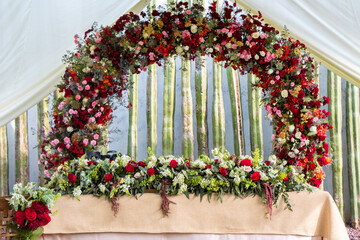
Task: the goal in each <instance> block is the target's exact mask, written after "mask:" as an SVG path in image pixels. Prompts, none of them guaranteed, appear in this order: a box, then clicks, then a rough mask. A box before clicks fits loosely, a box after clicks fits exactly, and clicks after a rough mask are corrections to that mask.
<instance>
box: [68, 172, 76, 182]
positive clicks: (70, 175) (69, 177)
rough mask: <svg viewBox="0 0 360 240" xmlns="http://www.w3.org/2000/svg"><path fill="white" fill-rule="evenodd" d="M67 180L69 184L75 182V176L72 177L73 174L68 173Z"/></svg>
mask: <svg viewBox="0 0 360 240" xmlns="http://www.w3.org/2000/svg"><path fill="white" fill-rule="evenodd" d="M68 180H69V182H71V183H72V182H75V181H76V176H75V175H74V174H71V173H69V174H68Z"/></svg>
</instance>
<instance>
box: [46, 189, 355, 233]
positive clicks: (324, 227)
mask: <svg viewBox="0 0 360 240" xmlns="http://www.w3.org/2000/svg"><path fill="white" fill-rule="evenodd" d="M289 195H290V201H291V203H292V204H293V212H291V211H289V210H284V207H285V204H284V203H283V202H282V201H281V202H280V204H279V206H278V207H277V208H274V209H273V215H272V217H271V219H270V217H269V214H268V213H267V212H268V209H267V205H265V204H263V203H262V201H261V198H259V197H247V198H245V199H235V197H234V196H232V195H224V196H223V203H221V202H220V201H217V200H216V196H213V198H212V200H211V201H210V202H208V201H207V199H206V198H204V199H203V201H202V202H200V198H199V197H195V196H194V195H191V196H190V199H187V198H186V197H185V196H184V195H179V196H169V199H170V200H171V201H173V202H175V203H176V204H171V205H170V214H169V216H163V214H162V212H161V210H160V205H161V198H160V196H159V195H157V194H153V193H145V194H144V195H143V196H142V197H140V198H138V200H136V199H135V198H134V197H132V196H123V197H120V198H119V200H118V203H119V214H118V216H116V217H115V216H114V214H113V212H112V210H111V204H110V202H108V201H106V200H105V199H104V198H103V197H102V198H96V197H94V196H90V195H82V196H80V201H78V200H76V199H72V198H71V197H69V196H62V197H61V198H60V199H59V200H58V201H57V203H56V204H55V206H54V208H53V210H57V209H58V210H59V212H58V213H57V214H56V215H55V216H53V219H52V221H51V222H50V224H49V225H47V226H46V227H45V229H44V233H45V235H44V237H45V239H89V238H88V237H89V236H91V235H88V234H90V233H91V234H93V235H92V236H94V239H104V238H103V237H104V236H107V237H106V239H108V238H109V239H111V238H112V237H113V236H116V235H117V234H121V236H122V239H128V238H133V239H140V238H141V239H147V238H146V237H144V236H147V237H149V238H148V239H179V238H182V237H185V238H183V239H191V238H193V239H195V238H196V239H219V240H220V239H241V240H242V239H247V240H250V239H259V238H258V237H263V238H262V239H266V237H274V236H273V235H289V236H284V239H293V238H291V237H295V236H293V235H297V236H303V237H308V238H299V239H306V240H310V239H312V240H313V239H320V238H311V237H313V236H315V237H325V238H327V239H328V240H339V239H341V240H346V239H349V238H348V235H347V232H346V229H345V226H344V223H343V221H342V219H341V216H340V214H339V211H338V210H337V207H336V205H335V203H334V201H333V199H332V197H331V196H330V194H329V193H328V192H324V191H321V190H315V191H314V192H312V193H310V192H299V193H297V192H291V193H289ZM84 234H85V235H84ZM102 234H105V235H102ZM137 234H140V235H141V234H144V235H142V237H139V236H140V235H137ZM199 234H204V238H203V236H202V235H199ZM209 234H210V235H209ZM247 234H254V235H247ZM256 235H258V236H256ZM259 235H260V236H259ZM265 235H266V236H265ZM98 236H102V237H99V238H98ZM118 236H120V235H118ZM135 236H137V237H139V238H134V237H135ZM164 236H165V237H166V238H164ZM209 236H211V237H209ZM127 237H128V238H127ZM241 237H242V238H241ZM244 237H247V238H244ZM252 237H254V238H252ZM267 239H271V238H267ZM272 239H274V238H272ZM275 239H281V238H279V237H277V238H275Z"/></svg>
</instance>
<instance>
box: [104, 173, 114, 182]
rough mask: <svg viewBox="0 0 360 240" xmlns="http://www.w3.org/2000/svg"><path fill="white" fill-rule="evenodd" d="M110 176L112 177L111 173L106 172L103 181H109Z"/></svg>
mask: <svg viewBox="0 0 360 240" xmlns="http://www.w3.org/2000/svg"><path fill="white" fill-rule="evenodd" d="M112 177H113V175H112V174H110V173H108V174H106V175H105V179H104V181H105V182H110V181H111V179H112Z"/></svg>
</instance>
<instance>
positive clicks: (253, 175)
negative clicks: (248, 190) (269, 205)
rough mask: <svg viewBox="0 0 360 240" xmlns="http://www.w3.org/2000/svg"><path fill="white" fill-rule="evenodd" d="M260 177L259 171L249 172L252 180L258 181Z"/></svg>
mask: <svg viewBox="0 0 360 240" xmlns="http://www.w3.org/2000/svg"><path fill="white" fill-rule="evenodd" d="M260 177H261V176H260V173H259V172H254V173H253V174H251V180H253V181H254V182H256V181H259V180H260Z"/></svg>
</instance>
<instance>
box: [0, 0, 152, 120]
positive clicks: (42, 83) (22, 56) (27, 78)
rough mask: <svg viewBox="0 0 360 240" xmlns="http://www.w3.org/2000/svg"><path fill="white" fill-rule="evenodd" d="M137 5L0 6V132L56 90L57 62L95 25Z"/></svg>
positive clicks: (82, 1)
mask: <svg viewBox="0 0 360 240" xmlns="http://www.w3.org/2000/svg"><path fill="white" fill-rule="evenodd" d="M146 3H147V1H140V0H121V1H118V0H107V1H98V0H78V1H72V0H52V1H34V0H15V1H14V0H5V1H4V0H3V1H0V9H1V10H0V12H1V14H0V29H1V35H0V126H2V125H4V124H6V123H7V122H9V121H11V120H12V119H14V118H16V117H17V116H19V115H20V114H22V113H23V112H25V111H26V110H27V109H29V108H31V107H32V106H34V105H35V104H37V103H38V102H40V101H41V100H42V99H43V98H44V97H46V96H47V95H48V94H49V93H51V92H52V91H54V90H55V89H56V85H57V83H58V82H59V80H60V79H61V76H62V74H63V73H64V69H65V65H64V64H63V63H62V61H61V59H62V56H63V55H64V54H65V53H66V51H67V50H72V49H74V48H75V43H74V38H73V36H74V35H75V34H79V35H82V34H83V33H84V32H85V31H86V30H87V29H88V28H90V27H91V25H92V24H93V23H94V22H98V23H99V24H105V25H110V24H112V23H113V22H115V21H116V19H117V18H118V17H119V16H121V15H122V14H124V13H125V12H127V11H134V12H136V11H137V12H139V11H140V10H141V9H142V8H143V7H144V6H145V4H146Z"/></svg>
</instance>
